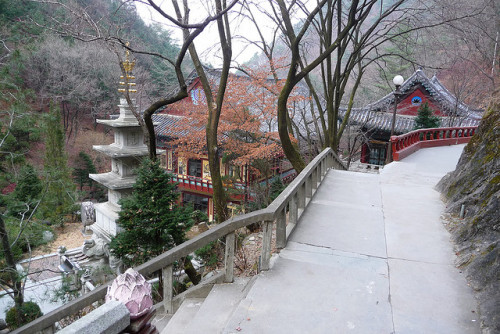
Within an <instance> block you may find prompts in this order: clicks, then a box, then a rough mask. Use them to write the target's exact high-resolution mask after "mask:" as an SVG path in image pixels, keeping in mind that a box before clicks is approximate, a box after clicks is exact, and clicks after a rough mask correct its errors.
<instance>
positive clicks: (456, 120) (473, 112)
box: [339, 69, 483, 133]
mask: <svg viewBox="0 0 500 334" xmlns="http://www.w3.org/2000/svg"><path fill="white" fill-rule="evenodd" d="M418 84H421V85H422V86H423V87H424V88H425V89H426V90H427V91H428V92H429V94H430V95H431V96H432V98H433V99H434V101H436V103H437V104H440V105H441V107H442V112H443V113H444V114H449V112H450V110H455V105H456V98H455V96H454V95H453V94H451V93H450V91H448V90H447V89H446V87H444V86H443V84H442V83H441V82H440V81H439V80H438V78H437V77H436V76H433V77H432V78H431V79H429V78H428V77H427V76H426V75H425V74H424V71H422V69H418V70H417V71H415V73H413V74H412V75H411V76H410V77H409V78H408V79H407V80H406V81H405V82H404V83H403V84H402V85H401V87H400V90H401V93H402V94H405V93H408V92H410V90H411V89H412V88H413V87H415V86H416V85H418ZM393 104H394V92H391V93H389V94H387V95H386V96H384V97H383V98H381V99H380V100H378V101H376V102H375V103H372V104H369V105H367V106H365V107H363V108H352V111H351V115H350V116H349V121H350V122H352V123H353V124H356V125H360V126H363V127H366V128H376V129H379V130H382V131H390V130H391V123H392V112H386V110H388V109H389V108H392V105H393ZM346 111H347V108H342V107H341V108H339V116H340V118H343V117H344V116H345V113H346ZM482 114H483V111H482V110H479V109H472V108H470V107H469V106H468V105H466V104H464V103H462V102H458V105H457V116H456V117H440V119H441V126H442V127H449V126H477V125H479V122H480V121H481V117H482ZM414 126H415V116H406V115H396V123H395V125H394V131H395V133H405V132H409V131H411V130H413V129H414Z"/></svg>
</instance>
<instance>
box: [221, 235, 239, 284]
mask: <svg viewBox="0 0 500 334" xmlns="http://www.w3.org/2000/svg"><path fill="white" fill-rule="evenodd" d="M235 241H236V235H235V233H234V232H232V233H229V234H227V235H226V252H225V254H224V268H225V274H224V282H225V283H232V282H233V280H234V249H235Z"/></svg>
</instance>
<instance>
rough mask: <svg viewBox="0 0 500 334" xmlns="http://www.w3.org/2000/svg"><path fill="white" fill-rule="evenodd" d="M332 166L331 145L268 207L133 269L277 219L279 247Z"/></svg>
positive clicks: (168, 261)
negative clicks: (287, 217) (289, 225)
mask: <svg viewBox="0 0 500 334" xmlns="http://www.w3.org/2000/svg"><path fill="white" fill-rule="evenodd" d="M332 167H333V168H335V169H343V170H346V169H347V167H346V166H345V165H344V164H343V163H342V161H341V160H340V159H339V157H338V156H337V155H336V154H335V153H334V152H333V150H332V149H331V148H326V149H324V150H323V151H322V152H321V153H320V154H319V155H318V156H316V158H314V159H313V160H312V161H311V162H310V163H309V164H308V165H307V166H306V168H304V170H303V171H302V172H301V173H300V174H299V175H298V176H297V177H296V178H295V180H293V181H292V182H291V183H290V184H289V185H288V186H287V187H286V188H285V190H283V192H282V193H281V194H280V195H279V196H278V197H277V198H276V199H275V200H274V201H273V202H272V203H271V204H270V205H269V206H268V207H267V208H265V209H261V210H258V211H254V212H250V213H247V214H243V215H240V216H236V217H232V218H230V219H228V220H226V221H224V222H222V223H220V224H218V225H216V226H215V227H213V228H211V229H209V230H208V231H205V232H203V233H201V234H199V235H197V236H196V237H194V238H193V239H191V240H188V241H186V242H184V243H182V244H181V245H179V246H176V247H174V248H172V249H170V250H168V251H166V252H165V253H163V254H160V255H159V256H157V257H155V258H153V259H151V260H149V261H147V262H145V263H143V264H141V265H140V266H138V267H136V268H135V270H137V271H138V272H139V273H141V274H142V275H145V276H147V275H150V274H152V273H154V272H157V271H158V270H161V269H163V268H166V267H168V266H172V265H173V263H174V262H175V261H177V260H179V259H181V258H183V257H185V256H187V255H189V254H191V253H192V252H194V251H195V250H197V249H199V248H201V247H203V246H205V245H207V244H209V243H210V242H212V241H215V240H217V239H220V238H222V237H224V236H228V235H229V234H231V233H234V232H235V231H236V230H238V229H240V228H242V227H246V226H248V225H250V224H254V223H258V222H270V223H273V222H276V225H277V226H276V231H277V232H276V245H277V247H278V248H283V247H285V245H286V240H287V235H289V231H287V226H286V211H287V208H288V210H289V212H290V216H291V217H290V219H293V220H294V221H293V222H292V224H291V225H293V226H294V225H295V224H296V223H297V220H298V218H299V217H300V212H299V211H298V210H299V209H304V208H305V206H306V205H307V201H306V198H311V197H312V195H313V193H314V190H315V189H317V188H318V184H319V183H321V181H322V179H323V177H324V176H325V175H326V172H327V170H328V169H329V168H332ZM271 230H272V229H271ZM271 233H272V231H270V234H271ZM268 243H269V245H263V249H262V253H265V252H264V247H267V255H268V256H262V258H263V260H262V261H263V262H264V263H266V261H267V266H268V261H269V258H268V257H269V256H270V243H271V240H270V237H269V242H268ZM226 252H227V249H226ZM263 255H266V254H263ZM266 258H267V260H266ZM265 266H266V264H265V265H264V270H265V269H267V268H265ZM226 268H227V267H226ZM231 268H232V267H231ZM109 284H111V282H108V284H105V285H102V286H100V287H98V288H96V289H95V290H93V291H91V292H89V293H87V294H85V295H83V296H81V297H79V298H76V299H74V300H72V301H70V302H68V303H66V304H64V305H63V306H61V307H59V308H57V309H55V310H53V311H51V312H49V313H47V314H46V315H43V316H42V317H40V318H38V319H35V320H34V321H32V322H30V323H29V324H26V325H24V326H23V327H20V328H18V329H17V330H15V331H14V332H12V333H16V334H17V333H26V334H28V333H36V332H38V331H43V330H46V329H47V328H50V327H52V326H53V324H54V323H56V322H57V321H59V320H61V319H63V318H64V317H67V316H70V315H72V314H75V313H76V312H78V311H80V310H82V309H83V308H84V307H87V306H89V305H91V304H93V303H94V302H96V301H99V300H102V299H104V297H105V295H106V291H107V287H108V285H109Z"/></svg>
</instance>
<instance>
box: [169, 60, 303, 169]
mask: <svg viewBox="0 0 500 334" xmlns="http://www.w3.org/2000/svg"><path fill="white" fill-rule="evenodd" d="M247 73H249V76H238V75H234V74H233V75H231V77H230V79H229V81H228V85H227V88H226V93H225V97H224V103H223V107H222V112H221V118H220V121H219V127H218V131H217V133H218V145H219V147H221V148H222V150H223V155H226V156H227V155H230V156H231V160H232V163H233V164H236V165H243V164H251V163H252V161H254V160H255V159H267V160H271V159H272V158H274V157H278V156H283V151H282V148H281V145H280V140H279V135H278V132H277V131H276V130H277V128H276V106H277V100H278V93H279V92H280V91H281V89H282V86H283V81H281V80H278V81H276V80H272V79H269V77H270V75H269V71H268V70H249V69H248V70H247ZM198 87H199V85H198V84H196V83H195V84H194V85H193V89H194V90H197V89H199V88H198ZM214 91H215V89H214ZM196 94H197V98H196V100H195V101H194V102H193V100H192V99H191V98H187V99H185V100H183V101H181V102H179V103H177V105H176V110H182V111H183V116H184V120H183V121H182V122H179V125H178V127H177V128H176V132H177V133H182V135H180V136H178V137H177V139H176V140H174V141H173V142H172V143H171V144H172V145H174V146H177V151H178V152H182V153H181V155H182V156H185V157H188V158H194V157H199V156H200V155H203V154H204V152H205V145H206V140H205V126H206V123H207V106H206V104H205V99H204V95H203V92H201V93H200V92H199V91H197V92H196ZM301 99H304V97H303V96H300V95H299V94H295V96H294V97H293V98H291V99H290V101H289V103H290V104H293V103H294V102H295V101H297V100H301ZM291 139H292V140H293V141H295V139H294V138H291Z"/></svg>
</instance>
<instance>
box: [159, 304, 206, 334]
mask: <svg viewBox="0 0 500 334" xmlns="http://www.w3.org/2000/svg"><path fill="white" fill-rule="evenodd" d="M203 300H204V298H186V299H185V300H184V301H183V302H182V304H181V306H180V307H179V309H178V310H177V312H175V314H174V315H173V316H172V318H171V319H170V321H168V324H167V326H166V327H165V328H164V329H163V330H162V331H161V334H177V333H186V328H187V327H188V325H189V323H190V322H191V321H192V320H193V318H194V317H195V316H196V314H197V313H198V310H199V309H200V307H201V305H202V304H203Z"/></svg>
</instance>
